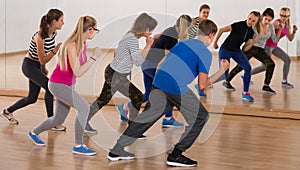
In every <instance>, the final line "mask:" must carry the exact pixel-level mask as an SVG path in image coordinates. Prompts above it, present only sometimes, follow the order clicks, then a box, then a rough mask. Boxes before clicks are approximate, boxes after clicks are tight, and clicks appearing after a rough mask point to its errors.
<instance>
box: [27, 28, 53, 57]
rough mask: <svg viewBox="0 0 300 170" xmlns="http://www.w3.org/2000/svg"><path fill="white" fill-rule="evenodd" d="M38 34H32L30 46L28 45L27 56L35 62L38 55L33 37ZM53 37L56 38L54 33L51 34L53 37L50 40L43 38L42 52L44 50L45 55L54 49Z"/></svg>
mask: <svg viewBox="0 0 300 170" xmlns="http://www.w3.org/2000/svg"><path fill="white" fill-rule="evenodd" d="M36 34H38V32H36V33H35V34H33V36H32V38H31V41H30V44H29V51H28V53H29V55H30V56H31V58H33V59H35V60H39V57H38V54H37V46H36V43H35V41H34V36H35V35H36ZM55 37H56V33H55V32H54V33H53V36H52V37H51V38H50V37H48V38H45V39H44V50H45V54H44V55H47V54H48V53H49V52H50V51H51V50H52V49H54V48H55Z"/></svg>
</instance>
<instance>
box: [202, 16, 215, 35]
mask: <svg viewBox="0 0 300 170" xmlns="http://www.w3.org/2000/svg"><path fill="white" fill-rule="evenodd" d="M217 31H218V27H217V25H216V24H215V23H214V22H213V21H212V20H209V19H205V20H203V21H201V22H200V23H199V26H198V35H204V36H205V35H209V34H211V33H213V34H216V33H217Z"/></svg>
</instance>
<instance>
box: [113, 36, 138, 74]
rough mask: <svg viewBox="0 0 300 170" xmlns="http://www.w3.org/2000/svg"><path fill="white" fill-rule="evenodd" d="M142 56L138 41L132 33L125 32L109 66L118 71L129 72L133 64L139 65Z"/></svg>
mask: <svg viewBox="0 0 300 170" xmlns="http://www.w3.org/2000/svg"><path fill="white" fill-rule="evenodd" d="M143 61H144V58H143V56H142V54H141V52H140V49H139V41H138V39H137V38H136V36H135V35H134V34H133V33H130V32H129V33H127V34H126V35H125V36H124V37H123V38H122V39H121V41H120V42H119V44H118V48H117V49H116V53H115V57H114V59H113V61H112V62H111V64H110V66H111V68H112V69H114V70H115V71H117V72H119V73H122V74H124V73H130V72H131V69H132V67H133V64H135V65H137V66H140V65H141V64H142V63H143Z"/></svg>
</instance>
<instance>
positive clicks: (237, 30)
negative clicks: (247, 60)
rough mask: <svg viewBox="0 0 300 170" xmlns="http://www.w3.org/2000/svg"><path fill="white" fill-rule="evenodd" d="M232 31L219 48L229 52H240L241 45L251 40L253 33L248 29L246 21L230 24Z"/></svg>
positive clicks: (250, 28)
mask: <svg viewBox="0 0 300 170" xmlns="http://www.w3.org/2000/svg"><path fill="white" fill-rule="evenodd" d="M231 28H232V31H231V32H230V34H229V35H228V37H227V38H226V39H225V41H224V43H223V44H222V45H221V48H224V49H225V50H229V51H238V50H240V47H241V45H242V44H243V43H244V42H247V41H248V40H249V39H252V38H253V35H254V31H253V29H252V27H248V25H247V21H239V22H235V23H233V24H231Z"/></svg>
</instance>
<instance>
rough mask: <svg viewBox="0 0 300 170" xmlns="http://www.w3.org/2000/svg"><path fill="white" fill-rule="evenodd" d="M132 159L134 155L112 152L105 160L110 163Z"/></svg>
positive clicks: (125, 152) (123, 151)
mask: <svg viewBox="0 0 300 170" xmlns="http://www.w3.org/2000/svg"><path fill="white" fill-rule="evenodd" d="M134 158H135V156H134V154H132V153H129V152H127V151H125V150H122V151H119V152H118V153H113V151H110V152H109V153H108V156H107V159H108V160H110V161H119V160H131V159H134Z"/></svg>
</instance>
